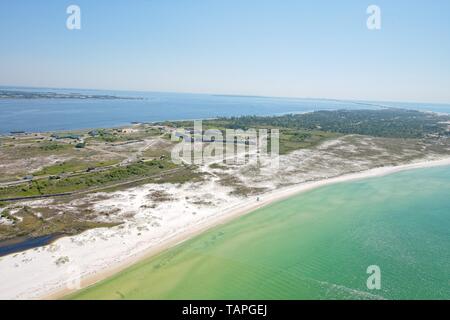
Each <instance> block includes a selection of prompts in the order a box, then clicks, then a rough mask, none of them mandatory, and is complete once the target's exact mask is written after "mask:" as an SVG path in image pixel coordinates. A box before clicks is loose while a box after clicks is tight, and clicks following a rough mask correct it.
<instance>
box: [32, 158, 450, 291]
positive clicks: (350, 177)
mask: <svg viewBox="0 0 450 320" xmlns="http://www.w3.org/2000/svg"><path fill="white" fill-rule="evenodd" d="M448 165H450V158H443V159H439V160H429V161H422V162H417V163H410V164H405V165H399V166H390V167H378V168H374V169H370V170H365V171H360V172H355V173H349V174H344V175H341V176H337V177H331V178H328V179H322V180H317V181H311V182H306V183H302V184H299V185H295V186H290V187H286V188H283V189H280V190H276V191H272V192H269V193H267V194H262V195H260V196H259V201H257V200H256V199H255V198H256V197H253V198H251V199H248V200H246V201H243V202H242V203H240V204H238V205H236V206H234V207H231V208H227V209H226V210H223V211H222V212H221V213H220V214H218V215H216V216H214V217H212V218H211V219H208V220H207V221H202V222H201V223H198V224H196V225H193V226H190V228H187V229H186V230H183V231H182V232H180V233H177V234H174V235H173V236H172V237H170V238H168V239H166V240H165V241H164V240H163V241H162V242H160V243H158V244H156V245H154V246H152V247H150V248H148V249H146V250H144V251H142V252H140V253H139V254H136V255H134V256H132V257H130V258H128V259H125V260H124V261H121V262H118V263H117V264H116V265H111V266H110V267H108V268H107V269H104V270H101V271H98V272H96V273H94V274H91V275H89V276H86V277H84V278H82V279H81V288H80V290H82V289H84V288H87V287H89V286H91V285H94V284H96V283H98V282H100V281H102V280H105V279H107V278H109V277H111V276H113V275H115V274H117V273H119V272H121V271H123V270H125V269H127V268H128V267H131V266H132V265H134V264H136V263H138V262H141V261H143V260H146V259H148V258H151V257H153V256H155V255H157V254H159V253H161V252H163V251H165V250H168V249H170V248H172V247H175V246H177V245H179V244H181V243H183V242H185V241H187V240H190V239H192V238H193V237H195V236H197V235H200V234H202V233H203V232H206V231H208V230H210V229H212V228H215V227H217V226H220V225H223V224H225V223H228V222H230V221H232V220H234V219H236V218H238V217H241V216H243V215H246V214H249V213H251V212H254V211H255V210H257V209H260V208H262V207H265V206H267V205H270V204H272V203H274V202H278V201H282V200H285V199H287V198H290V197H292V196H296V195H298V194H300V193H303V192H306V191H310V190H313V189H316V188H320V187H323V186H327V185H332V184H337V183H342V182H350V181H355V180H361V179H368V178H375V177H381V176H385V175H390V174H394V173H397V172H401V171H407V170H414V169H422V168H430V167H437V166H448ZM76 291H78V290H73V289H67V288H65V287H64V288H62V287H60V288H58V289H56V290H53V291H52V292H49V293H47V294H44V295H42V296H40V298H43V299H59V298H63V297H66V296H68V295H70V294H72V293H75V292H76ZM38 298H39V297H38Z"/></svg>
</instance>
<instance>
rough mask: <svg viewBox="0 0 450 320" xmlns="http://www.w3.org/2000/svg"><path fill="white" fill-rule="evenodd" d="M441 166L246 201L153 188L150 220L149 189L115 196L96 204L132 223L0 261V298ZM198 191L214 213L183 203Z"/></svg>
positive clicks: (45, 290)
mask: <svg viewBox="0 0 450 320" xmlns="http://www.w3.org/2000/svg"><path fill="white" fill-rule="evenodd" d="M443 165H450V158H445V159H441V160H431V161H425V162H417V163H412V164H406V165H400V166H395V167H379V168H375V169H370V170H366V171H361V172H357V173H351V174H345V175H341V176H338V177H333V178H328V179H322V180H318V181H311V182H306V183H302V184H299V185H294V186H290V187H286V188H283V189H278V190H275V191H271V192H268V193H265V194H262V195H260V196H259V197H258V198H257V197H256V196H255V197H250V198H245V199H244V198H242V197H234V196H230V195H229V189H228V188H227V187H224V186H219V185H218V184H216V183H214V181H211V182H208V183H203V184H202V185H201V186H200V185H193V184H185V185H183V186H181V187H180V186H178V187H174V186H171V185H162V186H155V185H151V188H153V189H152V190H154V188H161V190H165V191H166V192H168V193H169V194H173V201H168V202H166V203H164V204H161V205H160V206H159V207H158V212H159V215H156V214H155V213H154V212H153V211H151V212H153V213H152V214H151V215H146V214H145V213H142V212H141V211H143V212H145V207H143V203H145V202H144V201H145V199H146V196H148V194H147V192H148V189H149V185H146V186H141V187H137V188H133V189H130V190H125V191H120V192H116V193H114V194H111V198H110V199H107V200H104V201H103V202H99V203H97V204H96V206H100V207H102V208H103V210H111V209H115V210H117V209H121V208H122V207H121V206H125V205H127V200H129V199H133V200H132V201H129V202H130V203H131V205H129V204H128V207H127V208H126V210H128V211H134V212H139V213H137V214H136V215H135V216H134V218H133V219H132V220H130V221H129V222H127V223H125V224H124V225H123V226H120V227H114V228H110V229H93V230H88V231H86V232H84V233H82V234H80V235H77V236H72V237H66V238H61V239H59V240H57V241H56V242H54V243H53V244H51V245H49V246H46V247H42V248H39V249H33V250H28V251H25V252H22V253H20V254H15V255H9V256H6V257H2V258H0V270H1V271H2V272H1V273H0V299H42V298H47V299H55V298H60V297H63V296H65V295H67V294H70V293H71V292H74V291H76V290H78V289H80V288H83V287H86V286H89V285H92V284H94V283H96V282H98V281H101V280H102V279H105V278H107V277H109V276H111V275H113V274H115V273H117V272H120V271H121V270H123V269H125V268H127V267H129V266H131V265H133V264H135V263H136V262H138V261H140V260H142V259H146V258H148V257H151V256H153V255H155V254H157V253H159V252H161V251H163V250H165V249H167V248H170V247H173V246H175V245H177V244H179V243H181V242H183V241H186V240H187V239H190V238H192V237H194V236H195V235H198V234H200V233H202V232H204V231H206V230H208V229H210V228H212V227H214V226H217V225H220V224H223V223H226V222H228V221H230V220H232V219H235V218H237V217H239V216H242V215H244V214H247V213H249V212H252V211H254V210H256V209H258V208H261V207H263V206H266V205H268V204H271V203H273V202H275V201H279V200H282V199H285V198H288V197H291V196H293V195H296V194H298V193H301V192H305V191H308V190H312V189H314V188H318V187H322V186H325V185H329V184H335V183H340V182H347V181H352V180H358V179H365V178H371V177H378V176H383V175H387V174H392V173H396V172H399V171H404V170H410V169H417V168H426V167H433V166H443ZM202 193H203V196H206V197H207V198H208V200H210V201H212V202H213V203H214V204H215V205H214V206H213V207H208V206H204V207H202V208H201V207H198V206H195V207H191V206H190V205H189V204H186V202H185V201H184V199H188V198H192V197H196V196H198V195H199V194H200V195H202ZM142 208H144V209H142ZM122 209H123V208H122ZM126 210H125V211H126ZM192 210H195V212H193V211H192Z"/></svg>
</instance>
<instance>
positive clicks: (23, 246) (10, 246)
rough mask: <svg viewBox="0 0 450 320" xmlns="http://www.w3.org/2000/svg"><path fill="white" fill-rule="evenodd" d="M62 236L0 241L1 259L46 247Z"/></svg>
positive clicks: (54, 235)
mask: <svg viewBox="0 0 450 320" xmlns="http://www.w3.org/2000/svg"><path fill="white" fill-rule="evenodd" d="M61 236H62V235H60V234H50V235H46V236H41V237H34V238H29V237H21V238H15V239H12V240H5V241H0V257H3V256H6V255H8V254H12V253H17V252H21V251H25V250H28V249H33V248H38V247H42V246H46V245H48V244H50V243H52V242H53V241H55V240H56V239H58V238H60V237H61Z"/></svg>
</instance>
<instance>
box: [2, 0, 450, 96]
mask: <svg viewBox="0 0 450 320" xmlns="http://www.w3.org/2000/svg"><path fill="white" fill-rule="evenodd" d="M71 4H77V5H79V6H80V8H81V15H82V16H81V23H82V29H81V30H73V31H70V30H68V29H67V28H66V19H67V16H68V15H67V14H66V8H67V7H68V6H69V5H71ZM371 4H376V5H378V6H379V7H380V8H381V13H382V15H381V16H382V29H381V30H378V31H370V30H368V29H367V27H366V20H367V17H368V15H367V14H366V9H367V7H368V6H369V5H371ZM449 40H450V1H448V0H433V1H426V0H409V1H407V0H395V1H392V0H386V1H385V0H371V1H365V0H341V1H330V0H314V1H313V0H308V1H302V0H184V1H181V0H133V1H129V0H95V1H92V0H73V1H65V0H41V1H34V0H28V1H26V0H14V1H13V0H4V1H1V2H0V43H1V45H0V49H1V50H0V85H20V86H44V87H68V88H97V89H114V90H120V89H122V90H144V91H171V92H196V93H223V94H248V95H267V96H289V97H322V98H337V99H367V100H392V101H394V100H400V101H425V102H450V41H449Z"/></svg>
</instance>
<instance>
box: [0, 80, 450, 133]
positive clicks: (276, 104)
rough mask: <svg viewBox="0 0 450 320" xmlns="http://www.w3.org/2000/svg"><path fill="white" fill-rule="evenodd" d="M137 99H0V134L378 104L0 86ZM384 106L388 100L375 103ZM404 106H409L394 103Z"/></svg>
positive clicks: (443, 107)
mask: <svg viewBox="0 0 450 320" xmlns="http://www.w3.org/2000/svg"><path fill="white" fill-rule="evenodd" d="M2 89H4V90H20V91H24V90H26V91H34V92H55V93H81V94H91V95H95V94H98V95H115V96H120V97H133V98H136V97H142V98H144V99H143V100H124V99H116V100H105V99H0V134H7V133H9V132H11V131H27V132H38V131H56V130H75V129H85V128H101V127H114V126H121V125H127V124H129V123H131V122H134V121H136V122H152V121H162V120H183V119H206V118H214V117H220V116H239V115H263V116H264V115H277V114H286V113H301V112H308V111H313V110H336V109H376V108H379V106H377V105H378V103H373V102H367V103H366V102H354V101H337V100H321V99H294V98H269V97H246V96H223V95H207V94H178V93H148V92H124V91H99V90H78V89H77V90H75V89H73V90H70V89H24V88H6V87H0V90H2ZM379 104H380V105H382V106H389V103H379ZM395 106H398V107H404V108H406V107H408V106H409V104H407V103H405V104H401V105H395ZM411 109H421V110H429V111H435V112H446V113H450V105H432V104H429V105H425V104H411Z"/></svg>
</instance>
